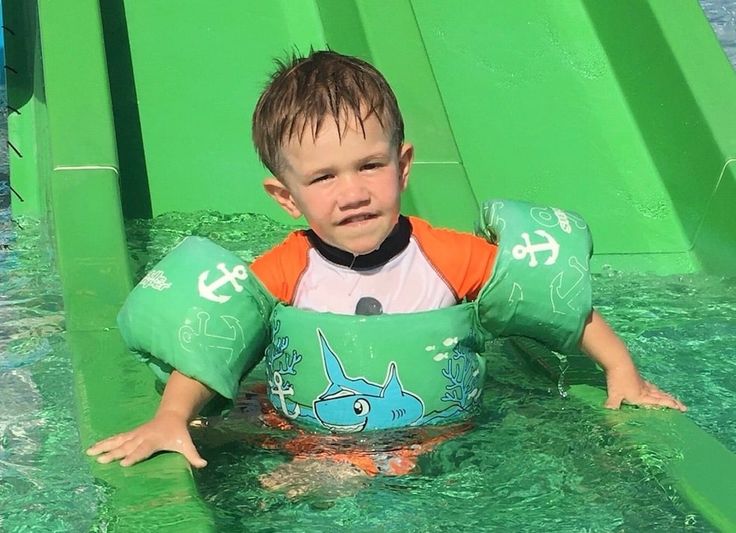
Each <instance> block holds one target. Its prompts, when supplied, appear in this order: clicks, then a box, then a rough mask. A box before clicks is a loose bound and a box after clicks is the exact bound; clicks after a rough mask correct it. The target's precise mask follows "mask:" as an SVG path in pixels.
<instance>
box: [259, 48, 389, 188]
mask: <svg viewBox="0 0 736 533" xmlns="http://www.w3.org/2000/svg"><path fill="white" fill-rule="evenodd" d="M276 66H277V68H276V70H275V72H274V73H273V74H272V76H271V80H270V81H269V83H268V85H267V87H266V89H265V90H264V91H263V94H261V97H260V98H259V99H258V103H257V104H256V108H255V111H254V112H253V143H254V144H255V148H256V152H258V157H260V159H261V161H262V162H263V164H264V165H265V166H266V168H268V169H269V170H270V171H271V172H272V173H273V174H274V175H275V176H276V177H278V176H279V173H280V171H281V170H283V163H284V162H283V159H282V156H281V148H282V147H283V146H284V145H285V144H287V143H289V142H291V140H292V139H293V138H294V137H296V138H297V139H298V141H299V143H301V142H302V140H303V138H304V134H305V132H306V131H307V129H309V131H310V133H311V135H312V139H314V138H316V137H317V135H318V134H319V132H320V129H321V128H322V124H323V123H324V120H325V119H327V118H331V119H333V120H334V121H335V125H336V126H337V134H338V136H339V137H340V138H342V135H343V134H344V132H345V128H346V127H347V126H348V125H349V124H350V123H351V121H352V120H354V121H355V122H353V123H354V124H358V125H359V126H360V128H361V130H363V135H364V136H365V128H364V126H363V122H364V121H365V120H367V119H368V118H369V117H370V116H372V115H375V117H376V118H377V119H378V121H379V122H380V124H381V127H382V128H383V129H384V131H386V132H388V133H389V135H390V137H391V143H392V145H393V146H396V147H398V146H399V145H401V143H403V142H404V120H403V119H402V117H401V112H400V111H399V105H398V103H397V102H396V96H395V95H394V92H393V91H392V90H391V87H390V86H389V84H388V82H387V81H386V79H385V78H384V77H383V75H382V74H381V73H380V72H379V71H378V70H377V69H376V68H375V67H373V66H372V65H370V64H369V63H366V62H365V61H363V60H361V59H358V58H356V57H351V56H346V55H342V54H338V53H337V52H333V51H331V50H321V51H312V52H311V53H310V54H309V55H308V56H307V57H302V56H300V55H298V54H294V55H292V57H291V58H290V59H289V60H287V61H283V60H278V59H277V60H276Z"/></svg>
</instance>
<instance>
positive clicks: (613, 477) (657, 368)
mask: <svg viewBox="0 0 736 533" xmlns="http://www.w3.org/2000/svg"><path fill="white" fill-rule="evenodd" d="M2 213H4V218H2V220H3V225H2V226H1V228H2V232H1V233H0V241H3V242H6V243H9V244H10V245H11V250H10V251H6V252H4V253H3V255H2V256H0V257H1V258H2V259H0V260H1V261H2V263H1V265H0V271H2V273H3V276H2V278H0V313H3V321H2V322H0V324H1V325H0V344H2V346H1V347H2V350H0V353H1V354H2V355H0V381H1V382H2V383H0V384H1V385H2V390H3V395H2V397H1V398H0V481H1V482H0V530H7V531H22V530H23V528H24V527H27V526H28V525H30V524H37V525H38V526H39V527H40V528H41V530H49V531H67V530H79V531H86V530H90V529H95V528H100V529H102V530H104V528H105V527H106V524H109V523H111V522H113V521H114V519H115V517H114V516H111V515H110V514H109V512H108V510H107V509H106V508H105V491H104V488H103V487H101V486H98V485H97V483H96V481H95V479H94V478H93V476H92V475H91V473H90V470H89V463H88V462H87V460H86V458H85V457H84V456H83V455H82V454H81V452H80V448H81V445H80V443H79V438H78V435H77V433H76V429H75V422H74V399H73V394H72V392H71V391H72V390H73V383H72V371H71V368H70V364H69V353H68V349H67V347H66V345H65V342H64V331H63V311H62V302H61V298H60V296H59V294H60V287H59V280H58V278H57V277H56V276H55V275H54V274H53V272H50V271H49V270H48V268H47V265H48V264H49V262H50V261H51V260H52V258H51V257H50V253H49V252H48V250H49V249H50V246H49V245H48V242H47V238H46V237H45V235H44V231H43V227H42V226H41V225H40V224H38V222H36V221H33V220H29V219H21V220H18V221H15V222H13V221H12V220H10V217H9V216H8V215H7V211H3V212H2ZM287 232H288V228H286V227H283V226H280V225H279V224H277V223H275V222H273V221H271V220H269V219H268V218H266V217H264V216H260V215H234V216H223V215H219V214H217V213H197V214H193V215H179V214H169V215H165V216H161V217H158V218H155V219H153V220H144V221H132V222H131V223H130V224H129V226H128V238H129V241H130V243H131V256H132V258H133V262H134V266H135V271H136V275H137V276H138V277H139V278H140V277H141V276H142V275H143V273H144V272H145V271H146V270H148V269H150V268H151V267H152V266H153V265H154V264H155V263H156V261H158V260H159V259H160V258H161V257H162V256H163V255H164V254H165V253H166V252H167V251H168V250H169V249H170V248H171V247H172V246H173V245H174V244H175V243H176V242H178V241H179V240H180V239H181V238H182V237H184V236H186V235H190V234H198V235H205V236H209V237H210V238H212V239H213V240H215V241H216V242H218V243H220V244H222V245H223V246H226V247H227V248H229V249H231V250H233V251H234V252H236V253H237V254H239V255H240V256H241V257H243V258H244V259H245V260H252V259H253V258H255V257H256V256H257V255H259V254H260V253H262V252H263V251H264V250H265V249H267V248H268V247H269V246H270V245H271V244H273V243H275V242H278V241H280V240H281V239H282V238H283V237H284V236H285V235H286V233H287ZM594 297H595V304H596V306H597V307H598V308H599V309H600V310H601V312H602V313H603V314H604V315H605V316H606V317H608V319H609V320H610V322H611V323H612V325H613V326H614V327H615V329H616V330H617V331H618V332H619V333H620V334H621V336H622V337H623V338H624V339H625V340H626V342H627V343H628V344H629V346H630V347H631V349H632V352H633V353H634V357H635V359H636V361H637V364H638V365H639V366H640V368H641V370H642V372H643V373H644V375H645V376H646V377H647V378H649V379H651V380H652V381H654V382H655V383H657V384H658V385H660V386H661V387H663V388H665V389H666V390H669V391H672V392H673V393H676V394H678V395H679V396H680V397H681V398H682V399H683V400H684V401H686V402H687V404H688V405H689V407H690V411H689V413H688V415H687V416H689V417H690V418H691V419H692V420H693V421H694V422H695V423H697V424H698V425H700V426H701V427H702V428H703V429H705V430H706V431H708V432H709V433H711V434H713V435H714V436H716V437H717V438H718V439H719V440H720V441H721V442H722V443H724V444H725V445H726V446H727V447H728V448H729V449H730V450H731V451H734V452H736V422H734V419H733V416H732V413H733V410H734V408H736V397H735V395H734V391H736V371H735V370H736V368H734V366H736V357H735V356H736V318H734V317H736V313H734V310H735V309H736V280H734V279H727V278H719V277H708V276H702V275H696V276H673V277H647V276H630V275H622V274H619V273H616V272H613V271H610V272H605V273H604V274H602V275H599V276H597V277H596V279H595V292H594ZM486 357H487V360H488V368H489V376H490V378H489V379H488V382H487V383H486V387H485V392H484V409H483V413H482V415H481V416H480V417H479V419H478V420H477V421H476V426H475V428H474V429H473V430H472V431H469V432H467V433H464V434H462V435H460V436H458V437H455V438H453V439H451V440H449V441H447V442H445V443H443V444H442V445H440V446H439V447H437V448H435V449H434V450H433V451H432V452H430V453H428V454H426V455H425V456H423V457H422V458H421V459H420V460H419V469H418V471H417V472H416V473H412V474H410V475H407V476H402V477H380V476H379V477H376V478H373V479H368V480H366V479H362V478H358V479H354V478H353V479H348V480H345V481H344V482H340V481H338V482H335V481H332V482H330V483H328V484H327V485H325V486H321V485H320V483H319V480H318V479H317V481H316V482H315V485H316V489H315V490H313V491H312V492H311V493H309V494H307V495H305V496H303V497H300V498H297V499H294V500H292V499H290V498H288V497H287V496H286V495H285V494H283V493H281V492H274V491H268V490H265V489H264V488H262V486H261V484H260V482H259V476H261V475H264V474H268V473H269V472H273V471H274V470H276V469H278V468H280V467H281V468H283V466H281V465H283V464H285V463H287V462H288V461H289V459H290V458H289V457H288V454H284V453H282V452H279V451H274V450H271V449H265V448H264V447H263V446H261V445H260V444H259V443H260V441H262V440H263V438H265V437H269V436H270V437H274V431H273V430H268V429H264V428H262V427H261V426H260V424H259V423H258V422H257V421H255V420H254V417H253V409H252V407H253V402H252V401H251V402H250V403H248V402H244V403H242V405H241V406H240V407H238V408H236V409H235V410H234V411H233V413H232V414H231V416H230V417H228V418H227V419H224V420H223V419H217V418H215V419H211V420H210V421H209V423H210V426H209V427H208V428H206V429H197V430H195V440H196V442H197V444H198V446H199V447H200V451H201V453H202V454H203V455H204V456H205V457H206V458H207V459H208V460H209V462H210V464H209V466H208V467H207V468H206V469H204V470H203V471H200V472H198V473H197V482H198V486H199V488H200V492H201V494H202V496H203V498H204V499H205V500H206V501H207V502H209V504H210V505H211V507H212V509H213V513H214V515H215V517H216V520H217V522H218V529H224V528H233V529H235V530H244V529H246V528H247V530H248V531H276V530H279V529H282V528H284V529H287V530H295V529H296V530H304V531H310V530H320V529H321V528H323V527H324V526H325V524H335V525H336V526H341V527H344V528H347V529H348V530H351V529H356V530H357V529H361V530H364V531H371V530H379V529H384V530H385V529H389V530H391V529H394V528H396V527H399V525H401V527H402V528H405V530H416V531H443V530H445V529H449V528H453V527H459V528H466V527H467V528H470V527H478V528H480V529H481V530H483V529H491V530H493V529H498V530H523V529H528V528H529V527H532V525H533V529H548V530H581V531H586V530H587V531H632V530H633V531H638V530H644V529H646V530H651V531H671V530H683V529H685V530H688V531H709V530H710V529H709V526H708V525H707V524H706V523H705V522H704V521H703V519H702V518H701V517H700V516H699V515H698V514H697V513H696V512H694V511H693V510H692V509H690V508H689V507H688V506H687V504H686V503H684V502H682V501H681V499H680V497H679V495H678V494H677V493H676V492H674V491H673V490H672V489H671V488H670V483H669V481H668V480H667V478H666V474H665V473H664V472H663V470H662V468H661V463H662V459H663V458H661V457H657V456H656V454H655V455H653V454H652V453H651V452H646V451H645V450H642V449H639V448H637V447H635V446H632V445H631V444H630V443H627V442H624V441H622V439H621V438H620V437H618V436H617V435H616V434H615V432H614V430H613V429H612V428H610V427H609V426H608V425H607V423H606V422H605V420H604V418H603V417H602V416H601V414H600V412H597V411H594V410H592V409H590V408H589V407H587V406H584V405H581V404H579V403H577V402H576V401H575V400H574V399H572V398H563V397H562V396H561V395H560V393H559V391H558V387H557V383H554V382H553V381H551V380H550V379H549V378H548V377H547V376H543V375H541V374H539V373H536V372H534V371H532V370H531V369H530V368H529V367H528V366H527V365H526V364H525V363H524V362H522V361H520V360H518V359H516V358H515V357H514V356H511V355H510V354H508V353H507V352H506V351H505V350H504V349H503V345H502V344H498V345H493V346H491V347H490V349H489V351H488V353H487V354H486ZM262 375H263V374H262V370H261V369H258V368H257V369H256V370H255V371H254V372H253V373H252V374H251V376H249V378H248V383H249V384H250V383H253V382H256V381H258V380H260V379H261V376H262ZM248 405H250V407H251V409H246V407H248ZM291 436H292V435H289V434H281V435H277V437H279V438H281V439H282V440H283V439H288V438H290V437H291ZM385 443H386V438H382V439H381V440H380V441H379V440H376V441H375V442H371V438H370V437H369V438H368V439H367V441H366V442H363V443H362V445H364V446H374V447H376V448H379V449H380V448H381V447H385V446H386V444H385ZM645 452H646V453H645Z"/></svg>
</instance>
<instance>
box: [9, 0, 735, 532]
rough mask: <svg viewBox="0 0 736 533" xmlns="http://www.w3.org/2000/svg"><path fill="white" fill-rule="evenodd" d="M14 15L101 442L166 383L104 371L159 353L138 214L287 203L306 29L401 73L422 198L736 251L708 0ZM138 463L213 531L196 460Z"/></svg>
mask: <svg viewBox="0 0 736 533" xmlns="http://www.w3.org/2000/svg"><path fill="white" fill-rule="evenodd" d="M3 14H4V23H5V25H6V26H9V27H11V28H12V29H13V38H12V39H11V38H7V39H6V42H5V46H6V59H7V64H8V65H10V66H12V67H13V69H14V71H9V73H8V79H7V81H8V103H9V104H10V106H12V107H13V108H14V109H15V110H17V111H18V113H12V114H11V115H10V116H9V117H8V124H9V135H10V139H11V141H12V142H13V145H14V146H15V147H17V148H18V150H19V154H15V153H13V154H10V163H11V173H12V182H13V187H14V189H15V190H17V191H18V192H19V193H20V194H21V196H23V198H24V200H25V201H24V202H22V203H21V202H16V203H14V204H13V209H14V211H15V212H16V213H27V214H34V215H38V216H43V217H45V218H46V219H47V220H48V221H49V225H50V227H51V228H52V230H53V232H54V235H55V238H56V246H57V257H58V263H59V268H60V270H61V274H62V278H63V280H64V296H65V307H66V313H67V325H68V327H69V329H70V330H71V331H72V332H74V337H73V338H72V339H71V340H72V347H73V350H74V355H75V365H76V368H77V373H78V376H79V379H78V389H79V395H80V400H79V402H80V429H81V431H82V435H83V439H84V443H85V444H87V443H89V442H91V440H93V439H94V438H97V437H99V436H102V435H104V434H107V433H109V432H110V431H117V430H120V429H124V426H125V425H126V422H133V420H130V419H129V418H127V417H126V416H125V414H126V413H130V412H131V411H133V410H135V411H136V412H139V413H142V412H143V411H144V410H145V409H143V408H141V407H140V406H146V407H145V408H146V409H148V410H149V412H152V410H153V409H154V408H155V403H156V397H155V394H154V393H153V392H152V390H151V387H150V381H149V382H148V383H146V384H145V385H141V387H142V391H141V395H142V396H137V397H136V399H135V400H133V399H131V394H130V391H129V390H127V389H125V388H120V389H118V388H110V389H109V390H107V391H106V392H105V393H104V394H103V393H102V392H101V391H100V390H99V388H98V387H96V386H95V384H94V383H92V382H91V381H90V380H91V379H94V378H91V377H89V376H115V375H116V374H117V373H119V372H121V368H122V369H124V371H125V372H126V373H127V372H135V371H134V370H132V369H131V368H129V367H132V365H134V364H135V363H134V362H133V358H132V357H127V356H126V357H124V355H125V354H124V349H123V348H122V346H120V345H119V343H118V340H116V338H115V336H116V332H115V331H114V330H111V331H106V328H108V327H111V326H113V324H114V316H115V313H116V312H117V309H118V308H119V307H120V304H121V302H122V300H123V299H124V297H125V295H126V294H127V292H128V291H129V289H130V287H131V273H130V268H129V265H128V258H127V248H126V241H125V232H124V227H123V221H124V219H125V218H141V217H142V218H146V217H151V216H155V215H158V214H161V213H166V212H170V211H185V212H191V211H198V210H217V211H220V212H224V213H234V212H257V213H263V214H266V215H269V216H271V217H273V218H275V219H277V220H281V221H285V219H284V215H283V213H281V212H280V211H279V210H278V208H277V207H276V206H275V204H273V202H272V201H271V200H270V199H268V198H267V197H266V195H265V194H264V193H263V191H262V189H261V181H262V178H263V177H264V175H265V170H264V169H263V168H262V166H261V165H260V163H259V162H258V161H257V159H256V156H255V153H254V151H253V149H252V146H251V138H250V115H251V112H252V109H253V106H254V104H255V102H256V99H257V97H258V94H259V92H260V91H261V89H262V88H263V86H264V84H265V83H266V81H267V74H268V72H269V71H270V70H271V69H272V64H273V63H272V60H273V58H274V57H284V56H285V55H287V54H289V53H290V52H291V51H293V50H294V49H297V50H300V51H302V52H306V51H308V50H309V48H310V47H315V48H322V47H324V46H330V47H331V48H333V49H335V50H337V51H340V52H344V53H348V54H354V55H358V56H360V57H363V58H365V59H367V60H369V61H371V62H372V63H374V64H375V65H376V66H377V67H378V68H379V69H380V70H381V71H382V72H384V74H385V75H386V77H387V78H388V80H389V82H390V83H391V84H392V86H393V87H394V90H395V91H396V93H397V96H398V98H399V102H400V105H401V108H402V111H403V114H404V118H405V122H406V124H407V138H408V139H409V140H411V141H412V142H413V143H414V144H415V147H416V154H417V161H416V163H415V166H414V171H413V173H412V176H411V182H410V187H409V190H408V191H407V193H406V195H405V198H404V202H405V204H404V207H405V210H406V211H407V212H408V213H410V214H418V215H420V216H423V217H426V218H428V219H430V220H431V221H432V222H433V223H435V224H437V225H446V226H451V227H456V228H460V229H471V228H472V225H473V221H474V219H475V218H476V216H477V209H478V205H479V203H480V202H481V201H483V200H484V199H486V198H491V197H509V198H516V199H523V200H527V201H531V202H534V203H538V204H552V205H557V206H559V207H561V208H565V209H569V210H572V211H576V212H578V213H580V214H581V215H583V216H584V217H585V218H586V219H587V221H588V222H589V224H590V226H591V229H592V233H593V237H594V241H595V255H594V267H595V268H596V269H600V268H601V267H602V266H603V265H605V264H609V265H611V266H613V267H614V268H617V269H621V270H625V271H626V270H628V271H652V272H657V273H673V272H697V271H704V272H712V273H723V274H727V273H731V274H732V273H734V271H736V266H735V265H736V246H735V244H736V231H735V230H736V222H734V220H735V219H734V218H733V216H732V214H731V211H732V209H733V207H732V206H733V205H736V127H734V124H736V98H733V95H734V94H736V75H735V74H734V71H733V69H732V68H731V66H730V65H729V63H728V61H727V59H726V57H725V55H724V54H723V52H722V51H721V49H720V47H719V45H718V42H717V40H716V38H715V36H714V35H713V33H712V31H711V29H710V27H709V25H708V23H707V21H706V19H705V17H704V16H703V13H702V12H701V10H700V8H699V6H698V3H697V2H696V0H690V1H686V0H682V1H678V2H672V1H670V0H617V1H615V2H612V1H608V0H569V1H565V2H560V1H557V0H535V1H531V2H488V1H486V0H466V1H464V2H463V3H462V9H458V7H457V4H454V3H452V2H440V1H436V0H395V1H391V2H389V1H377V0H376V1H370V0H272V1H261V2H243V1H242V0H221V1H218V2H216V3H214V4H213V3H211V2H206V1H205V0H179V1H177V2H151V1H150V0H111V1H109V2H108V1H105V2H99V1H97V0H35V1H28V2H4V3H3ZM110 353H114V354H120V357H117V356H115V357H110V356H109V354H110ZM126 375H127V374H126ZM105 379H108V378H105ZM109 379H111V378H109ZM140 379H141V380H142V382H145V380H146V379H150V378H147V377H144V376H141V378H140ZM145 391H147V392H145ZM137 402H139V403H137ZM134 404H135V405H134ZM100 406H102V407H104V408H98V407H100ZM111 420H115V422H114V423H111V422H110V421H111ZM706 437H707V436H704V438H706ZM631 438H635V439H636V438H639V437H638V436H636V435H634V436H632V437H631ZM690 438H693V439H697V438H698V437H697V431H696V430H693V433H692V435H691V437H690ZM729 460H732V459H729ZM729 464H732V463H729ZM729 468H732V467H729ZM138 472H139V473H137V474H136V475H135V476H126V475H123V474H118V473H113V472H112V470H111V469H110V468H101V469H100V476H101V477H103V478H105V479H106V481H107V482H108V483H110V484H111V485H113V486H114V487H116V489H115V490H116V494H119V498H118V499H117V500H114V501H115V502H116V503H115V505H118V506H119V507H120V509H123V510H125V509H129V510H130V511H129V512H131V513H137V516H136V520H144V519H145V516H146V514H145V513H148V512H151V513H155V512H156V511H155V509H157V506H156V504H155V502H156V501H159V500H161V501H169V500H168V499H169V498H174V499H175V500H176V501H177V502H178V503H177V505H182V506H185V507H186V506H189V507H188V508H189V509H190V514H187V516H191V517H192V518H191V520H193V521H198V522H196V523H197V524H199V525H197V526H196V527H194V526H192V528H190V530H197V529H198V528H204V529H207V528H208V527H210V526H209V525H208V524H210V519H209V517H208V515H207V512H206V510H203V507H202V506H201V503H200V502H199V501H198V499H197V497H196V492H195V489H194V487H193V485H192V483H191V477H190V476H189V475H188V474H187V473H186V469H185V468H184V467H183V463H182V462H181V461H177V460H175V459H173V458H171V457H167V456H163V457H159V458H156V459H155V460H154V461H152V462H151V463H150V465H149V466H145V467H142V468H141V469H139V470H138ZM164 472H166V474H164ZM164 475H166V476H168V475H171V476H173V478H175V481H172V482H170V483H168V482H167V486H168V489H164V488H161V490H160V491H157V492H156V494H152V493H147V496H144V497H143V499H144V503H140V502H139V503H140V504H139V505H136V506H132V502H133V499H136V498H140V497H141V495H140V493H138V492H136V489H135V488H134V487H133V484H136V483H143V484H144V485H145V483H147V481H145V480H146V479H151V480H155V479H158V476H164ZM689 475H690V474H689V473H688V474H683V476H689ZM693 475H694V474H693ZM142 479H143V480H144V481H141V480H142ZM154 482H155V481H152V483H154ZM156 486H160V485H156ZM685 492H686V494H687V491H685ZM126 494H135V496H130V497H128V496H125V495H126ZM126 498H128V499H127V500H126ZM146 498H148V499H147V500H146ZM695 500H697V498H695V499H694V505H696V506H697V505H698V503H697V501H695ZM146 501H147V502H149V503H150V505H147V504H146V503H145V502H146ZM126 502H127V503H126ZM701 507H702V506H701ZM699 509H700V510H701V511H702V512H703V514H704V515H705V516H709V517H711V518H712V520H713V521H714V523H719V524H723V523H724V522H722V521H719V520H720V519H718V518H717V517H718V516H722V515H723V513H722V511H723V509H721V510H719V509H717V508H716V509H715V510H714V509H712V508H708V509H705V508H700V507H699ZM121 512H123V514H125V513H127V512H128V511H121ZM719 513H721V514H719ZM152 516H153V515H152ZM731 516H732V515H731ZM713 517H715V518H713ZM731 520H732V518H731ZM192 524H194V522H192V523H191V524H190V525H192ZM173 527H175V524H173V523H172V528H173Z"/></svg>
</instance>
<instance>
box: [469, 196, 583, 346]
mask: <svg viewBox="0 0 736 533" xmlns="http://www.w3.org/2000/svg"><path fill="white" fill-rule="evenodd" d="M476 232H477V233H478V234H480V235H482V236H484V237H485V238H486V239H487V240H488V241H490V242H493V243H496V244H498V255H497V258H496V264H495V266H494V269H493V275H492V276H491V279H490V280H488V282H487V283H486V285H485V286H484V287H483V289H481V292H480V294H479V296H478V300H477V309H478V318H479V321H480V324H481V326H482V327H483V328H484V329H485V330H486V331H487V332H488V333H490V334H491V335H493V336H509V335H522V336H526V337H532V338H534V339H537V340H539V341H541V342H543V343H544V344H546V345H548V346H549V347H550V348H552V349H554V350H556V351H559V352H563V353H565V352H566V353H570V352H574V351H576V350H577V349H578V345H579V342H580V338H581V336H582V332H583V328H584V327H585V323H586V321H587V319H588V317H589V316H590V313H591V311H592V303H591V284H590V266H589V262H590V256H591V253H592V249H593V245H592V240H591V236H590V231H589V230H588V226H587V224H586V223H585V221H584V220H583V219H582V218H581V217H580V216H579V215H577V214H575V213H571V212H568V211H563V210H561V209H557V208H552V207H541V206H536V205H533V204H528V203H525V202H517V201H513V200H488V201H486V202H484V203H483V205H482V206H481V217H480V224H479V226H478V227H477V228H476Z"/></svg>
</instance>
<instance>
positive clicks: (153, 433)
mask: <svg viewBox="0 0 736 533" xmlns="http://www.w3.org/2000/svg"><path fill="white" fill-rule="evenodd" d="M160 451H172V452H178V453H180V454H182V455H183V456H184V457H185V458H186V460H187V461H189V464H191V465H192V466H193V467H195V468H203V467H205V466H207V461H205V460H204V459H202V457H201V456H200V455H199V452H197V449H196V448H195V447H194V443H193V442H192V437H191V436H190V435H189V430H188V429H187V420H186V418H182V416H181V415H179V414H177V413H170V412H166V411H164V412H159V413H157V414H156V416H155V417H154V418H153V419H152V420H151V421H150V422H146V423H145V424H143V425H140V426H138V427H137V428H135V429H133V430H132V431H128V432H127V433H119V434H117V435H113V436H112V437H109V438H107V439H104V440H101V441H99V442H97V443H96V444H94V445H92V446H91V447H90V448H88V449H87V455H90V456H98V457H97V462H98V463H102V464H107V463H110V462H112V461H117V460H120V466H132V465H134V464H136V463H139V462H141V461H143V460H145V459H148V458H149V457H150V456H151V455H153V454H154V453H156V452H160Z"/></svg>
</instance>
